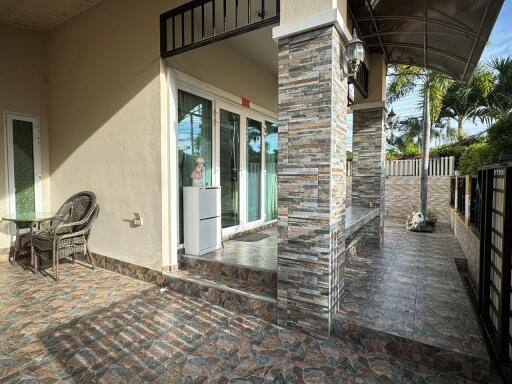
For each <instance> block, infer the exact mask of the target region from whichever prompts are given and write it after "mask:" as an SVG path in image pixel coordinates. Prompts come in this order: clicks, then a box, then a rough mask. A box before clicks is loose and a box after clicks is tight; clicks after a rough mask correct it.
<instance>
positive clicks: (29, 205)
mask: <svg viewBox="0 0 512 384" xmlns="http://www.w3.org/2000/svg"><path fill="white" fill-rule="evenodd" d="M6 126H7V151H6V153H7V188H8V200H9V214H11V215H14V214H16V213H23V212H41V211H42V210H43V192H42V174H41V136H40V126H39V119H37V118H35V117H30V116H24V115H18V114H12V113H9V114H7V115H6Z"/></svg>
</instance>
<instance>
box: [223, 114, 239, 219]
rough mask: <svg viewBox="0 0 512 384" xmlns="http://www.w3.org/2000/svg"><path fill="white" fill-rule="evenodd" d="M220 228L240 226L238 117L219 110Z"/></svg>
mask: <svg viewBox="0 0 512 384" xmlns="http://www.w3.org/2000/svg"><path fill="white" fill-rule="evenodd" d="M220 185H221V216H222V219H221V223H222V228H226V227H233V226H235V225H239V224H240V115H238V114H236V113H232V112H228V111H225V110H223V109H220Z"/></svg>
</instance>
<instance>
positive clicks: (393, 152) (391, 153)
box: [386, 149, 400, 160]
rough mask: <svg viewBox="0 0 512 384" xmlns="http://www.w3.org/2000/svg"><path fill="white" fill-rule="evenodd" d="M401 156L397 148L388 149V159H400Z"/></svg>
mask: <svg viewBox="0 0 512 384" xmlns="http://www.w3.org/2000/svg"><path fill="white" fill-rule="evenodd" d="M399 158H400V152H398V151H397V150H396V149H388V150H387V151H386V160H398V159H399Z"/></svg>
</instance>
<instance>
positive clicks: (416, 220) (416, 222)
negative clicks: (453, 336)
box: [407, 212, 426, 231]
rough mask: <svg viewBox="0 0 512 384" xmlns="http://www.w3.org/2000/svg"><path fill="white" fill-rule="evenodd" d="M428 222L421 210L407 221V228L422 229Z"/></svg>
mask: <svg viewBox="0 0 512 384" xmlns="http://www.w3.org/2000/svg"><path fill="white" fill-rule="evenodd" d="M425 224H426V220H425V216H423V214H422V213H421V212H416V213H415V214H414V215H412V219H411V221H409V222H408V223H407V229H409V230H412V231H414V230H420V229H421V228H423V227H424V226H425Z"/></svg>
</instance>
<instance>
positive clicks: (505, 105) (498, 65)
mask: <svg viewBox="0 0 512 384" xmlns="http://www.w3.org/2000/svg"><path fill="white" fill-rule="evenodd" d="M487 67H488V68H489V69H490V70H491V71H492V72H493V73H494V87H493V89H492V91H491V92H489V94H488V95H487V97H486V99H485V105H484V106H483V108H482V115H483V117H482V119H483V120H484V121H486V122H487V123H489V122H491V121H493V120H494V121H495V120H498V119H500V118H501V117H502V116H504V115H506V114H508V113H510V112H511V111H512V57H506V58H500V57H493V58H492V59H490V60H489V62H488V63H487Z"/></svg>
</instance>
